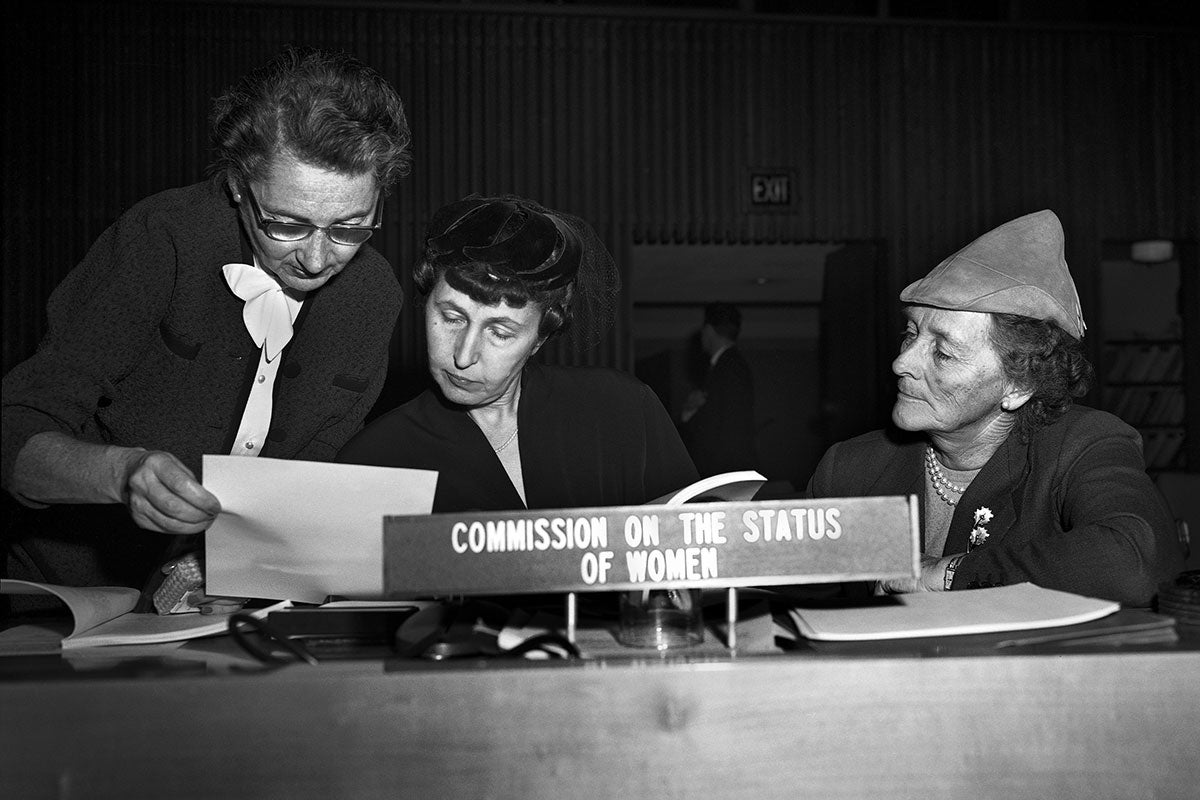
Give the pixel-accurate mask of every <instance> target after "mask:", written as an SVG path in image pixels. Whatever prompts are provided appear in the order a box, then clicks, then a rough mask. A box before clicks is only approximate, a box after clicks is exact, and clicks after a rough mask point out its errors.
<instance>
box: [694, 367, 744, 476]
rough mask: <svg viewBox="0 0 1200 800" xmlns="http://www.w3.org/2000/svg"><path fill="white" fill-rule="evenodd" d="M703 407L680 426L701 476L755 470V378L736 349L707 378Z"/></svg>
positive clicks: (712, 369)
mask: <svg viewBox="0 0 1200 800" xmlns="http://www.w3.org/2000/svg"><path fill="white" fill-rule="evenodd" d="M703 389H704V392H705V395H706V397H705V400H704V405H702V406H701V407H700V409H699V410H698V411H697V412H696V413H695V414H694V415H693V416H692V418H691V419H689V420H688V421H687V422H685V423H683V424H682V425H681V426H680V433H681V435H682V436H683V441H684V444H685V445H687V448H688V452H689V453H691V454H692V460H693V461H695V462H696V469H697V470H698V471H699V472H700V474H701V475H718V474H720V473H722V472H729V471H731V470H739V469H754V468H755V467H756V466H757V458H756V456H755V448H754V378H753V375H752V374H751V372H750V365H749V364H747V363H746V359H745V358H744V357H743V356H742V353H741V351H740V350H738V348H737V347H736V346H733V347H730V348H728V349H727V350H725V352H723V353H721V355H720V356H719V357H718V358H717V363H715V364H713V365H712V366H711V367H710V368H709V370H708V373H707V375H706V376H705V379H704V386H703Z"/></svg>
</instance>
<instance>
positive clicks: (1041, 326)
mask: <svg viewBox="0 0 1200 800" xmlns="http://www.w3.org/2000/svg"><path fill="white" fill-rule="evenodd" d="M991 317H992V325H991V328H990V331H989V333H988V336H989V338H990V340H991V342H992V346H993V347H995V348H996V352H997V353H998V354H999V356H1000V364H1001V368H1002V369H1003V370H1004V374H1005V376H1006V377H1007V378H1008V379H1009V380H1010V381H1012V382H1013V383H1014V384H1016V385H1017V386H1020V387H1022V388H1024V389H1026V390H1029V391H1032V392H1033V395H1032V396H1031V397H1030V398H1029V401H1028V402H1026V403H1025V405H1023V406H1021V408H1020V409H1019V410H1018V411H1017V429H1018V430H1019V431H1020V434H1021V437H1022V440H1024V441H1028V440H1029V438H1030V437H1031V436H1033V434H1034V433H1036V432H1037V430H1038V429H1039V428H1041V427H1043V426H1045V425H1049V424H1051V423H1052V422H1054V421H1055V420H1057V419H1058V418H1059V417H1061V416H1062V415H1063V414H1065V413H1066V412H1067V410H1068V409H1069V408H1070V407H1071V403H1072V402H1073V398H1076V397H1082V396H1083V395H1085V394H1087V392H1088V390H1089V389H1090V388H1091V386H1092V381H1093V380H1094V379H1095V370H1094V369H1093V368H1092V364H1091V362H1089V361H1088V359H1087V356H1086V354H1085V351H1084V348H1083V342H1082V341H1080V340H1079V339H1076V338H1075V337H1074V336H1072V335H1071V334H1069V333H1067V332H1066V331H1065V330H1063V329H1062V328H1060V327H1059V326H1058V324H1057V323H1055V322H1051V321H1049V320H1040V319H1033V318H1031V317H1025V316H1022V315H1020V314H996V313H993V314H992V315H991Z"/></svg>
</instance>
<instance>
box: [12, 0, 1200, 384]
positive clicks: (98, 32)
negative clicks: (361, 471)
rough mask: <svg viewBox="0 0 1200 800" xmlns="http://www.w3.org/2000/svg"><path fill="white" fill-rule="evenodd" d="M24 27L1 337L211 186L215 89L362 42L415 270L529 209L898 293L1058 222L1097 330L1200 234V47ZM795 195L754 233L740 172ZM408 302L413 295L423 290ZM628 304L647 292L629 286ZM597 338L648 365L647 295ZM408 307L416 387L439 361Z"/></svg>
mask: <svg viewBox="0 0 1200 800" xmlns="http://www.w3.org/2000/svg"><path fill="white" fill-rule="evenodd" d="M20 19H21V21H20V22H18V23H17V24H16V25H13V24H12V23H11V22H10V23H7V24H6V25H5V31H4V37H5V43H4V56H3V57H4V61H5V75H6V78H5V96H6V102H5V104H4V109H5V113H4V120H3V123H0V129H2V131H3V148H4V173H3V177H4V191H3V193H2V196H3V201H2V207H3V219H2V224H3V269H4V289H5V291H4V314H5V318H4V323H3V324H4V346H3V357H4V364H3V367H4V369H5V370H7V369H8V368H9V367H11V366H12V365H13V364H14V363H15V362H16V361H17V360H19V359H21V358H24V357H25V356H26V355H28V354H29V353H30V352H32V350H33V348H34V347H35V345H36V342H37V341H38V339H39V338H40V336H41V334H42V331H43V325H44V312H43V306H44V303H45V300H46V298H47V296H48V294H49V292H50V290H51V289H52V288H53V286H54V285H55V284H56V283H57V282H58V281H59V280H60V279H61V278H62V276H63V275H64V274H65V273H66V272H67V270H69V269H70V268H71V267H72V266H73V265H74V264H75V263H76V262H77V261H78V259H79V258H80V257H81V256H82V255H83V253H84V252H85V251H86V248H87V247H88V245H89V243H90V242H91V241H92V240H93V239H94V238H95V237H96V236H97V235H98V234H99V233H100V231H101V230H102V229H103V228H104V227H105V226H106V225H107V224H108V223H109V222H111V221H112V220H113V219H114V218H115V217H116V216H117V214H119V213H120V211H121V210H122V209H123V208H125V207H127V206H128V205H130V204H131V203H133V202H135V201H136V200H138V199H140V198H141V197H143V196H145V195H147V194H149V193H152V192H155V191H158V190H160V189H164V188H167V187H170V186H175V185H181V184H185V183H190V182H193V181H195V180H198V179H199V178H200V177H201V175H202V171H203V168H204V166H205V164H206V163H207V160H208V153H207V140H206V114H207V106H208V101H209V98H210V97H211V96H213V95H215V94H217V93H218V92H220V91H221V90H222V89H223V88H224V87H225V86H226V85H227V84H229V83H230V82H232V81H233V80H234V79H235V78H236V77H237V76H238V75H240V74H241V73H243V72H245V71H246V70H248V69H250V68H252V67H254V66H256V65H258V64H260V63H261V62H263V61H265V60H266V59H267V58H269V57H270V56H271V55H273V54H274V53H275V52H277V51H278V50H279V49H280V48H281V47H282V46H283V45H284V44H285V43H289V42H295V43H300V44H317V45H324V46H333V47H339V48H343V49H346V50H349V51H351V52H353V53H355V54H356V55H359V56H360V57H362V58H363V59H364V60H366V61H367V62H369V63H371V64H372V65H374V66H376V67H377V68H378V69H379V70H381V71H382V72H383V73H384V74H385V75H386V76H388V77H389V78H390V79H391V80H392V81H393V82H394V83H395V85H396V86H397V87H398V89H399V90H400V92H401V94H402V95H403V97H404V98H405V100H406V101H407V103H408V107H409V112H410V121H411V122H412V125H413V130H414V141H415V159H416V165H415V169H414V171H413V174H412V175H411V176H410V177H409V178H408V179H407V180H406V181H405V182H404V183H403V184H402V185H401V186H400V187H398V190H397V192H396V194H395V196H394V199H393V200H391V201H390V202H389V205H388V210H387V220H386V226H385V231H384V234H383V236H381V237H380V239H379V241H378V244H379V246H380V248H381V249H382V250H383V251H384V253H385V254H386V255H387V256H388V257H389V258H390V259H391V260H392V261H393V263H394V264H395V265H396V266H397V269H398V271H399V272H400V274H401V275H402V276H406V275H407V268H408V267H409V266H410V265H411V263H412V261H413V260H414V258H415V257H416V255H417V253H418V251H419V245H420V237H421V233H422V231H423V228H424V225H425V222H426V220H427V219H428V217H429V215H430V213H431V212H432V211H433V210H434V209H435V208H436V207H437V206H439V205H440V204H442V203H444V202H448V201H450V200H453V199H456V198H458V197H461V196H463V195H465V194H468V193H470V192H472V191H480V192H485V193H495V192H502V191H511V192H516V193H518V194H525V195H528V196H531V197H533V198H536V199H539V200H540V201H542V202H544V203H545V204H547V205H550V206H553V207H559V208H562V209H564V210H568V211H571V212H573V213H576V214H578V215H580V216H583V217H584V218H586V219H588V220H589V221H591V222H592V223H593V224H594V225H595V227H596V229H597V230H598V232H599V233H600V235H601V237H602V238H604V239H605V240H606V241H607V242H608V243H609V245H610V246H611V247H612V249H613V252H614V254H615V255H616V257H617V260H618V264H619V266H620V268H621V269H622V270H623V271H626V275H627V270H628V268H629V248H630V246H631V245H632V244H633V243H635V242H650V243H662V242H687V243H696V242H741V243H750V242H764V243H769V242H802V241H828V240H862V239H871V240H880V241H882V242H883V244H884V246H885V249H886V264H887V267H886V271H885V273H884V274H881V275H880V281H882V282H883V283H884V284H885V292H886V293H887V296H895V294H896V292H898V290H899V288H900V287H901V286H902V285H903V284H904V283H905V282H907V281H908V280H910V279H911V278H913V277H915V276H917V275H920V274H923V273H924V272H925V271H926V270H927V269H928V268H929V267H931V266H932V265H933V264H934V263H936V261H937V260H938V259H940V258H941V257H942V256H945V255H947V254H948V253H949V252H951V251H952V250H954V249H956V248H957V247H958V246H960V245H962V244H964V243H966V242H967V241H968V240H970V239H971V238H973V237H974V236H975V235H977V234H979V233H981V232H983V231H984V230H986V229H988V228H990V227H992V226H994V225H996V224H998V223H1000V222H1002V221H1004V220H1006V219H1009V218H1012V217H1015V216H1018V215H1020V214H1022V213H1026V212H1028V211H1032V210H1036V209H1039V208H1052V209H1054V210H1055V211H1056V212H1058V214H1059V216H1060V217H1062V219H1063V222H1064V225H1065V227H1066V230H1067V237H1068V238H1067V247H1068V252H1067V257H1068V262H1069V263H1070V264H1071V266H1072V269H1073V271H1074V273H1075V276H1076V280H1077V282H1078V283H1079V286H1080V293H1081V295H1082V298H1083V302H1084V310H1085V313H1089V311H1090V309H1093V308H1095V305H1096V296H1095V281H1094V278H1095V272H1096V267H1097V265H1098V263H1099V260H1100V243H1101V241H1102V240H1103V239H1106V238H1107V239H1135V238H1141V237H1165V238H1172V239H1184V238H1191V239H1195V238H1197V237H1200V210H1198V209H1200V193H1198V192H1200V190H1198V186H1200V161H1198V159H1197V149H1198V148H1197V142H1200V88H1198V83H1200V82H1198V80H1197V76H1198V74H1200V67H1198V66H1197V65H1198V64H1200V37H1198V36H1197V34H1196V33H1195V31H1194V30H1193V31H1119V30H1083V29H1069V28H1059V29H1040V30H1039V29H1032V28H1011V27H997V26H987V27H984V26H969V25H935V24H909V25H901V24H890V23H884V22H848V21H840V22H839V21H805V20H797V19H790V18H766V17H763V18H748V17H744V16H741V17H739V16H725V17H714V16H708V17H703V18H694V19H671V18H667V17H662V16H646V15H643V16H635V15H624V16H604V15H600V14H599V13H596V14H589V13H578V12H570V11H555V10H553V9H552V8H550V7H545V9H544V10H539V12H538V13H526V12H523V11H520V10H516V9H514V10H501V9H492V10H487V9H480V7H478V6H471V7H459V8H456V7H448V6H428V7H418V6H409V5H401V4H395V5H389V4H382V3H373V4H367V3H364V4H355V3H350V2H346V3H337V4H335V3H332V2H331V3H329V4H327V7H322V6H319V5H313V4H298V5H294V6H293V5H289V4H285V3H271V4H263V5H251V4H245V3H237V4H234V3H220V2H218V3H191V2H166V3H156V4H148V3H125V2H108V3H95V4H74V3H44V4H39V5H37V7H36V8H35V9H32V10H29V11H27V12H25V14H24V15H23V16H22V17H21V18H20ZM751 167H773V168H783V169H787V170H789V171H791V173H792V174H793V176H794V180H795V193H796V196H797V202H796V204H795V206H794V208H793V209H792V210H791V211H790V212H788V213H783V214H779V213H773V214H763V213H751V212H750V211H749V210H748V207H747V198H746V190H747V179H746V174H747V170H748V169H749V168H751ZM406 283H407V281H406ZM627 283H628V281H627ZM625 300H626V303H625V307H624V308H623V311H622V315H621V318H620V319H619V320H618V325H617V326H616V329H615V330H614V332H613V334H612V335H611V336H610V337H609V339H608V340H607V341H606V342H605V343H603V344H602V345H601V347H599V348H597V349H595V350H593V351H591V352H588V353H576V352H568V351H565V350H562V349H560V350H559V351H558V352H556V353H554V354H552V357H553V358H555V359H557V360H562V361H566V362H568V363H603V364H611V365H616V366H621V367H628V366H629V361H630V355H629V353H630V347H629V333H628V330H627V328H628V326H627V324H625V323H626V322H627V319H628V315H627V312H628V298H627V297H626V298H625ZM411 308H412V306H411V304H410V305H408V306H406V312H405V313H404V314H403V316H402V320H401V324H400V326H399V329H398V333H397V342H396V357H397V362H396V370H395V373H394V374H395V379H394V381H393V384H392V386H391V388H390V391H391V392H392V393H393V394H395V395H397V396H399V395H403V394H404V393H405V391H406V386H405V382H406V381H408V380H409V378H410V377H411V376H412V375H413V374H415V372H416V371H417V370H419V368H420V360H421V353H422V351H423V343H422V342H421V341H420V332H419V329H418V327H417V324H416V323H417V318H416V317H415V316H414V315H413V314H411V313H409V311H410V310H411Z"/></svg>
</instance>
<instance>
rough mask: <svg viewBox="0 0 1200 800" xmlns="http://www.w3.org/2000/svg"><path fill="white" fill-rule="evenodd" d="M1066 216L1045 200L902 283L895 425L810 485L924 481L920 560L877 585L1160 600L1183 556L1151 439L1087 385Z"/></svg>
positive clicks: (825, 490) (816, 493) (920, 484)
mask: <svg viewBox="0 0 1200 800" xmlns="http://www.w3.org/2000/svg"><path fill="white" fill-rule="evenodd" d="M1063 253H1064V238H1063V230H1062V225H1061V224H1060V223H1059V220H1058V217H1057V216H1055V214H1054V213H1053V212H1052V211H1048V210H1047V211H1038V212H1035V213H1033V214H1028V215H1026V216H1023V217H1020V218H1018V219H1015V220H1012V221H1010V222H1007V223H1005V224H1003V225H1001V226H1000V227H998V228H996V229H994V230H992V231H990V232H988V233H986V234H984V235H983V236H981V237H979V238H978V239H976V240H975V241H973V242H971V243H970V244H969V245H967V246H966V247H964V248H963V249H961V250H959V251H958V252H957V253H955V254H954V255H952V256H950V257H949V258H947V259H946V260H945V261H943V262H942V263H941V264H939V265H938V266H937V267H935V268H934V269H933V270H932V271H931V272H930V273H929V274H928V275H927V276H925V277H924V278H922V279H921V280H919V281H916V282H915V283H913V284H911V285H910V286H908V287H907V288H906V289H904V291H903V292H901V293H900V300H901V301H902V302H904V303H905V304H906V305H905V308H904V315H905V318H906V327H905V331H904V336H903V340H902V342H901V345H900V354H899V355H898V356H897V357H896V359H895V361H893V362H892V371H893V372H894V373H895V375H896V377H897V388H898V395H897V398H896V404H895V406H894V407H893V409H892V422H893V424H894V427H893V428H889V429H888V430H881V431H875V432H872V433H868V434H866V435H863V436H860V437H857V438H854V439H850V440H848V441H845V442H841V443H839V444H836V445H834V446H833V447H831V448H830V449H829V450H828V451H827V452H826V453H825V455H824V457H823V458H822V459H821V462H820V463H819V464H818V465H817V469H816V472H815V473H814V475H813V477H812V479H811V480H810V482H809V485H808V488H807V492H806V493H807V495H808V496H810V497H837V496H841V497H847V496H864V495H897V494H915V495H917V496H918V497H919V498H920V499H921V527H922V567H921V574H920V577H919V578H918V579H916V580H911V579H910V580H902V581H889V582H885V583H883V584H881V585H880V586H878V587H877V590H878V591H885V592H911V591H942V590H949V589H968V588H976V587H980V586H994V585H1002V584H1012V583H1020V582H1024V581H1030V582H1032V583H1035V584H1038V585H1040V586H1044V587H1046V588H1050V589H1060V590H1064V591H1070V592H1075V593H1077V594H1083V595H1088V596H1092V597H1102V598H1107V599H1112V600H1117V601H1119V602H1122V603H1126V604H1129V605H1143V606H1144V605H1148V604H1149V603H1150V602H1151V599H1152V598H1153V596H1154V593H1155V591H1156V588H1157V586H1158V584H1159V583H1160V582H1162V581H1164V580H1166V579H1168V578H1171V577H1173V576H1174V575H1175V574H1176V573H1177V572H1178V570H1179V569H1180V568H1181V567H1182V553H1181V552H1180V548H1179V546H1178V542H1177V541H1176V537H1175V530H1174V524H1173V521H1172V519H1171V516H1170V514H1169V512H1168V511H1167V508H1166V506H1165V504H1164V502H1163V500H1162V498H1161V496H1160V495H1159V493H1158V491H1157V490H1156V489H1155V488H1154V485H1153V484H1152V483H1151V481H1150V478H1149V476H1147V474H1146V471H1145V462H1144V460H1143V456H1142V447H1141V439H1140V437H1139V436H1138V434H1137V432H1136V431H1135V430H1134V429H1133V428H1131V427H1129V426H1128V425H1126V424H1125V423H1123V422H1122V421H1121V420H1119V419H1117V418H1116V417H1114V416H1112V415H1111V414H1107V413H1105V412H1103V411H1097V410H1094V409H1089V408H1084V407H1082V406H1079V405H1076V404H1075V403H1074V402H1073V398H1075V397H1081V396H1082V395H1084V394H1085V393H1086V392H1087V391H1088V388H1089V386H1090V383H1091V380H1092V377H1093V372H1092V367H1091V365H1090V364H1089V363H1088V361H1087V359H1086V358H1085V356H1084V350H1083V346H1082V342H1081V340H1082V338H1083V332H1084V328H1085V326H1084V323H1083V314H1082V312H1081V310H1080V306H1079V298H1078V295H1077V294H1076V291H1075V284H1074V281H1073V280H1072V279H1071V274H1070V272H1069V271H1068V269H1067V264H1066V260H1065V259H1064V256H1063Z"/></svg>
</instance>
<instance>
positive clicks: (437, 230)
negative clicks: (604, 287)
mask: <svg viewBox="0 0 1200 800" xmlns="http://www.w3.org/2000/svg"><path fill="white" fill-rule="evenodd" d="M582 256H583V244H582V242H581V240H580V236H579V234H578V233H577V232H576V231H575V230H574V229H573V228H572V227H571V226H570V225H569V224H568V222H567V220H565V219H563V218H562V217H561V216H560V215H558V214H556V213H553V212H550V211H548V210H547V209H545V208H543V207H541V206H539V205H537V204H536V203H533V202H531V201H529V200H525V199H523V198H520V197H515V196H512V195H504V196H500V197H480V196H478V195H472V196H470V197H467V198H464V199H462V200H459V201H457V202H454V203H451V204H449V205H447V206H443V207H442V208H440V209H438V211H437V213H435V214H434V216H433V219H432V220H431V222H430V224H429V232H428V235H427V236H426V238H425V257H426V258H427V259H429V260H430V261H431V262H433V263H436V264H437V265H438V266H444V267H447V268H454V267H457V266H462V265H464V264H468V263H480V264H484V265H486V266H487V268H488V270H489V272H492V273H493V274H494V275H495V276H496V277H497V278H513V277H515V278H520V279H521V280H523V281H524V282H525V283H526V284H527V285H528V286H529V287H530V288H532V289H535V290H539V291H546V290H549V289H557V288H560V287H562V286H565V285H567V284H568V283H570V282H571V280H572V279H574V277H575V276H576V274H577V273H578V272H579V264H580V260H581V259H582Z"/></svg>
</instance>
